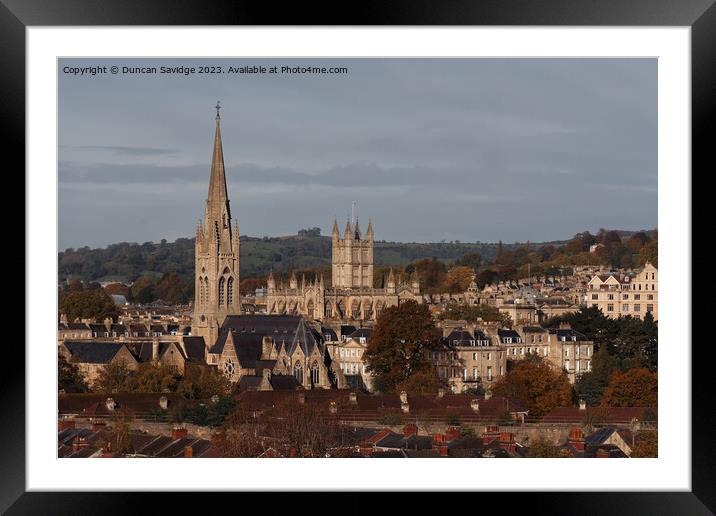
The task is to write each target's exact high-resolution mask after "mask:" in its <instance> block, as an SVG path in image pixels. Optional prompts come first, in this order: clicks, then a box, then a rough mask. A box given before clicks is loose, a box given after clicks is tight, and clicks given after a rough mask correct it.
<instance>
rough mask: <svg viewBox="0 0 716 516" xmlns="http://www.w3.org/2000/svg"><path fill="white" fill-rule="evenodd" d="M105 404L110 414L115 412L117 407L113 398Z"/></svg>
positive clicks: (108, 399)
mask: <svg viewBox="0 0 716 516" xmlns="http://www.w3.org/2000/svg"><path fill="white" fill-rule="evenodd" d="M104 404H105V405H106V406H107V410H109V411H110V412H113V411H114V409H115V407H116V406H117V404H116V403H115V402H114V399H113V398H107V400H106V401H105V403H104Z"/></svg>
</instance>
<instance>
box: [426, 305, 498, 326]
mask: <svg viewBox="0 0 716 516" xmlns="http://www.w3.org/2000/svg"><path fill="white" fill-rule="evenodd" d="M438 319H440V320H441V321H447V320H449V321H459V320H463V319H464V320H466V321H467V322H469V323H475V322H478V321H479V320H483V321H489V322H492V321H494V322H499V323H500V325H501V326H503V327H506V328H510V327H512V318H510V316H509V315H508V314H506V313H502V312H500V310H499V308H497V307H495V306H490V305H487V304H479V305H462V304H460V305H458V304H453V305H449V306H448V307H447V308H446V309H445V310H444V311H443V312H442V313H441V314H440V315H439V316H438Z"/></svg>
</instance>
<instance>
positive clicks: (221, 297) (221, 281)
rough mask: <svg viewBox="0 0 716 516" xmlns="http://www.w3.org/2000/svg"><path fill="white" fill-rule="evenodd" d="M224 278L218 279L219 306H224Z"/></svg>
mask: <svg viewBox="0 0 716 516" xmlns="http://www.w3.org/2000/svg"><path fill="white" fill-rule="evenodd" d="M224 283H225V281H224V278H223V277H222V278H219V304H220V305H223V304H224Z"/></svg>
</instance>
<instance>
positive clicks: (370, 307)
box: [266, 221, 423, 324]
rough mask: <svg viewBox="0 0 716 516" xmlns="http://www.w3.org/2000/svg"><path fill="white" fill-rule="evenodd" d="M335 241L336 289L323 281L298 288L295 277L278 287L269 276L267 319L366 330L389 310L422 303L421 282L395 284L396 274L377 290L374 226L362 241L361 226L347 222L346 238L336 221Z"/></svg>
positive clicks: (397, 281) (398, 280) (303, 283)
mask: <svg viewBox="0 0 716 516" xmlns="http://www.w3.org/2000/svg"><path fill="white" fill-rule="evenodd" d="M331 239H332V252H331V262H332V267H331V285H330V286H327V285H326V284H325V281H324V279H323V278H322V277H319V278H318V279H317V280H316V281H313V282H306V281H305V280H304V279H302V280H301V282H300V283H299V282H298V280H297V278H296V276H295V275H291V279H290V280H289V283H288V285H276V281H275V280H274V278H273V275H270V276H269V278H268V285H267V293H266V312H267V313H268V314H279V315H280V314H290V315H302V316H304V317H308V318H310V319H317V320H320V321H326V322H327V321H341V322H354V323H358V324H362V323H364V322H366V321H375V319H376V318H377V317H378V315H379V314H380V312H381V311H382V310H383V309H384V308H387V307H389V306H397V305H398V304H399V303H401V302H404V301H407V300H414V301H417V302H418V303H422V301H423V297H422V296H421V294H420V284H419V282H418V280H417V277H416V276H412V277H411V278H410V279H409V280H408V281H404V280H403V278H402V277H401V278H396V277H395V274H393V271H392V270H391V271H390V273H389V274H388V276H387V278H385V279H384V286H383V287H381V288H375V287H374V286H373V245H374V240H373V224H372V222H369V223H368V227H367V229H366V232H365V235H363V234H362V233H361V229H360V226H359V224H358V221H356V222H355V224H354V225H351V221H348V222H347V223H346V227H345V230H344V232H343V237H341V234H340V231H339V230H338V223H337V222H336V221H334V222H333V231H332V235H331Z"/></svg>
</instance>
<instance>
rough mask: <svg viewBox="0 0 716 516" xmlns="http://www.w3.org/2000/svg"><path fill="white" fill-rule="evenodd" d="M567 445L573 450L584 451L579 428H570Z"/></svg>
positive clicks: (582, 437)
mask: <svg viewBox="0 0 716 516" xmlns="http://www.w3.org/2000/svg"><path fill="white" fill-rule="evenodd" d="M567 443H568V444H570V445H572V446H573V447H574V449H575V450H579V451H584V432H582V429H581V428H572V429H571V430H570V431H569V438H568V439H567Z"/></svg>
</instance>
